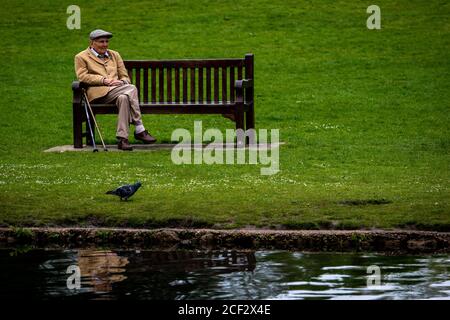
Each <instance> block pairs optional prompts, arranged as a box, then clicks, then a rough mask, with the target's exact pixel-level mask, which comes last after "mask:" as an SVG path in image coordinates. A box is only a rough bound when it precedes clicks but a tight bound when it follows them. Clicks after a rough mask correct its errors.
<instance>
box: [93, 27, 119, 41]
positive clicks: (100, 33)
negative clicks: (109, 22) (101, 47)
mask: <svg viewBox="0 0 450 320" xmlns="http://www.w3.org/2000/svg"><path fill="white" fill-rule="evenodd" d="M112 36H113V35H112V33H111V32H108V31H105V30H102V29H97V30H94V31H92V32H91V33H90V34H89V39H91V40H94V39H97V38H102V37H105V38H112Z"/></svg>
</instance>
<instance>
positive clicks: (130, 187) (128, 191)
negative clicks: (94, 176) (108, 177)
mask: <svg viewBox="0 0 450 320" xmlns="http://www.w3.org/2000/svg"><path fill="white" fill-rule="evenodd" d="M141 185H142V183H140V182H139V181H138V182H136V183H135V184H126V185H124V186H121V187H118V188H117V189H115V190H111V191H108V192H106V194H113V195H116V196H118V197H120V200H123V199H125V201H127V200H128V198H129V197H131V196H132V195H133V194H134V193H135V192H136V191H137V190H138V189H139V188H140V187H141Z"/></svg>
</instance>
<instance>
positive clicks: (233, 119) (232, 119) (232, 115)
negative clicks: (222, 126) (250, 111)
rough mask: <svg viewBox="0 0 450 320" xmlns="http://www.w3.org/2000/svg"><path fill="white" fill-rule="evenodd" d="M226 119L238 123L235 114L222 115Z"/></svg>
mask: <svg viewBox="0 0 450 320" xmlns="http://www.w3.org/2000/svg"><path fill="white" fill-rule="evenodd" d="M222 116H223V117H224V118H227V119H230V120H231V121H236V119H235V117H234V114H233V113H226V114H222Z"/></svg>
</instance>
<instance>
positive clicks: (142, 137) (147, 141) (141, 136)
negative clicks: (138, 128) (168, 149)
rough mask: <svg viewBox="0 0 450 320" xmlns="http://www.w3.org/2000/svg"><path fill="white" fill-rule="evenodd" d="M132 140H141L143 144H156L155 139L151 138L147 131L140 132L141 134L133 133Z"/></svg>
mask: <svg viewBox="0 0 450 320" xmlns="http://www.w3.org/2000/svg"><path fill="white" fill-rule="evenodd" d="M134 138H135V139H136V140H141V141H142V142H143V143H145V144H150V143H154V142H156V138H154V137H152V136H151V135H150V134H149V133H148V131H147V130H144V131H142V132H141V133H138V134H136V132H135V133H134Z"/></svg>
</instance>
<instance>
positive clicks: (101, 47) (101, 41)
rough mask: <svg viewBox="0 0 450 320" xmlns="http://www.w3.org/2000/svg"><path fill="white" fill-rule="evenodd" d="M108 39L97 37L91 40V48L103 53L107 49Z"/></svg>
mask: <svg viewBox="0 0 450 320" xmlns="http://www.w3.org/2000/svg"><path fill="white" fill-rule="evenodd" d="M108 45H109V39H108V38H106V37H105V38H97V39H95V40H93V41H92V48H94V50H95V51H97V52H98V53H100V54H105V52H106V50H108Z"/></svg>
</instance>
